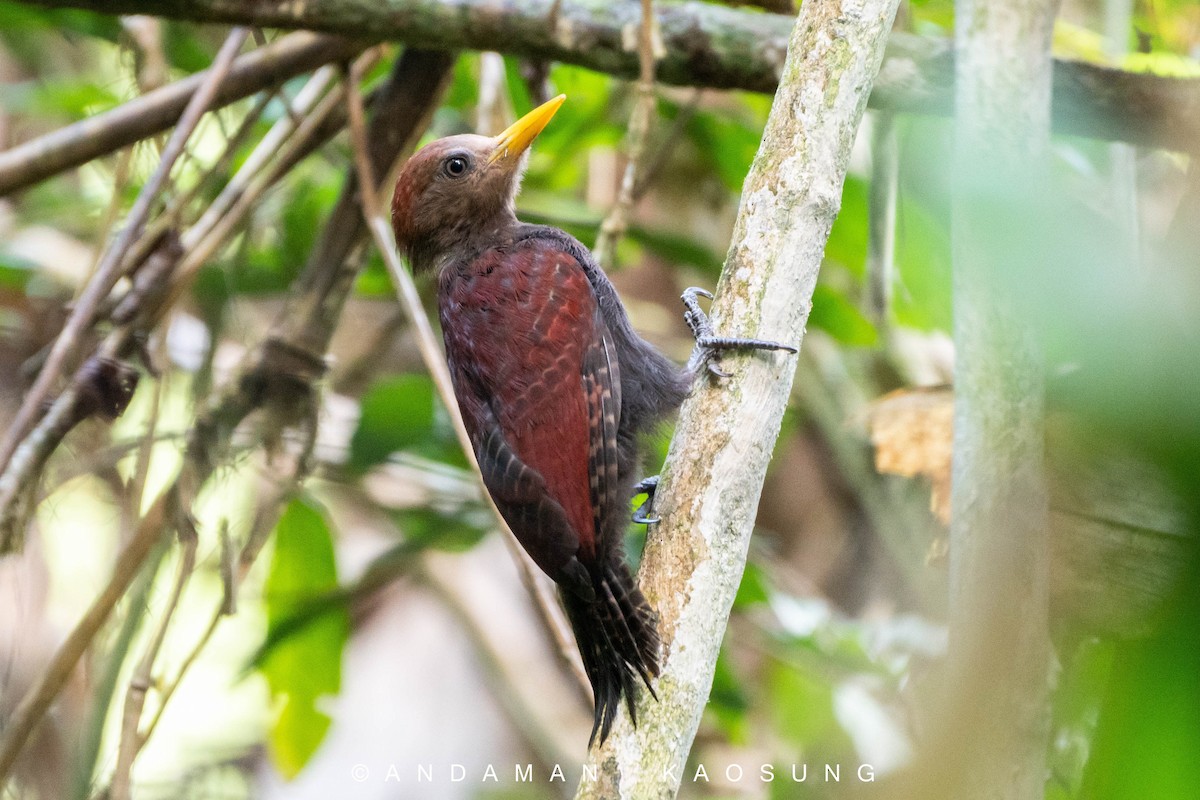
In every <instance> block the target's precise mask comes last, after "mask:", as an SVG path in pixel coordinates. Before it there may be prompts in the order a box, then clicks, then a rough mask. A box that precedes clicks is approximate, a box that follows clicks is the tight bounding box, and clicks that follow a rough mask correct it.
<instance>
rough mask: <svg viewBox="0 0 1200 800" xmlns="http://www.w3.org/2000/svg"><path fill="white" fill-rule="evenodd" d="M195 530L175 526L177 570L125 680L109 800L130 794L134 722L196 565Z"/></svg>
mask: <svg viewBox="0 0 1200 800" xmlns="http://www.w3.org/2000/svg"><path fill="white" fill-rule="evenodd" d="M196 539H197V537H196V531H195V529H194V528H192V527H191V525H181V526H180V529H179V544H180V553H179V570H178V572H177V573H176V576H175V584H174V586H173V587H172V589H171V596H170V597H169V598H168V600H167V604H166V607H165V608H163V610H162V613H161V615H160V616H159V620H158V625H157V626H156V627H155V628H154V632H153V633H151V634H150V639H149V641H147V642H146V649H145V650H144V651H143V653H142V658H141V660H140V661H139V662H138V665H137V668H136V669H135V670H134V673H133V677H131V678H130V679H129V688H128V689H127V690H126V691H125V708H124V712H123V715H122V723H121V739H120V743H119V744H118V746H117V766H116V771H115V772H114V773H113V779H112V789H111V791H110V793H109V797H110V800H128V798H129V794H130V771H131V770H132V768H133V760H134V759H135V758H137V754H138V751H139V750H141V743H142V739H141V737H140V736H139V735H138V725H139V723H140V721H141V718H142V708H143V706H144V705H145V703H146V693H147V692H149V690H150V686H151V678H152V677H153V671H154V661H155V659H157V658H158V652H159V650H161V649H162V644H163V640H164V639H165V638H166V636H167V628H168V627H169V626H170V624H171V618H172V617H173V616H174V615H175V610H176V609H177V608H178V607H179V598H180V597H182V596H183V590H184V587H186V586H187V583H188V580H189V579H190V578H191V576H192V570H193V569H195V567H196Z"/></svg>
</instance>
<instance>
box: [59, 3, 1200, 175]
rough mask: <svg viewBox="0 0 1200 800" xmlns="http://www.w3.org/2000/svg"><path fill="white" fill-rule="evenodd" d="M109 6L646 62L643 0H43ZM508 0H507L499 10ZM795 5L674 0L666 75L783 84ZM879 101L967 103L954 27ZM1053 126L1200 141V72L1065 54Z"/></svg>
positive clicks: (912, 108)
mask: <svg viewBox="0 0 1200 800" xmlns="http://www.w3.org/2000/svg"><path fill="white" fill-rule="evenodd" d="M36 2H38V3H39V4H41V5H48V6H71V7H76V8H87V9H91V10H93V11H103V12H107V13H131V12H132V13H136V12H139V11H141V12H150V13H154V14H157V15H161V16H166V17H171V18H173V19H190V20H194V21H198V22H230V23H237V24H253V25H258V26H263V27H278V28H289V29H294V28H305V29H308V30H322V31H329V32H341V33H345V34H347V35H350V36H360V35H362V32H363V31H370V32H371V34H372V35H374V36H378V37H380V38H385V39H388V40H390V41H395V42H405V43H410V44H413V45H418V46H421V47H431V48H446V49H471V50H495V51H497V52H501V53H504V54H506V55H513V56H519V57H522V58H532V59H541V60H545V61H561V62H565V63H568V64H574V65H576V66H581V67H586V68H588V69H593V70H597V71H599V72H607V73H609V74H612V75H617V76H620V77H623V78H632V77H634V76H636V75H637V74H638V66H639V65H638V53H637V52H636V49H631V48H629V47H627V46H626V36H627V33H628V31H631V30H633V29H634V28H635V26H636V25H637V16H638V11H637V6H636V5H635V4H633V3H629V2H613V0H573V2H570V3H562V4H561V6H560V13H559V14H557V15H556V16H554V17H551V15H550V13H549V12H550V8H551V5H552V4H553V5H559V4H558V3H557V2H553V3H552V0H525V2H520V3H517V2H511V1H510V2H505V3H503V4H500V6H498V4H497V2H496V0H455V2H453V3H447V2H443V1H442V0H307V1H306V2H304V3H295V2H290V0H259V1H258V2H254V3H231V2H229V0H153V1H152V0H36ZM498 7H502V8H503V12H504V13H497V11H496V9H497V8H498ZM794 19H795V18H794V16H792V15H784V14H767V13H758V12H756V11H743V10H738V9H732V8H725V7H722V6H718V5H714V4H712V3H709V2H699V1H697V0H684V2H672V3H664V4H662V6H661V8H660V9H659V13H658V21H659V28H660V30H661V31H662V41H663V45H664V55H663V57H662V58H661V59H660V60H659V63H658V74H657V79H658V81H659V82H660V83H663V84H669V85H676V86H700V87H705V88H712V89H746V90H749V91H755V92H764V93H768V94H770V93H773V92H774V91H775V89H776V87H777V86H778V83H779V76H780V75H782V74H783V73H782V70H783V63H784V57H785V55H786V53H787V42H788V34H789V32H790V31H791V28H792V23H793V21H794ZM888 55H889V58H888V59H887V61H886V62H885V63H884V66H883V68H882V69H881V70H880V75H879V78H878V80H877V81H876V82H875V87H874V94H873V95H872V98H871V106H872V107H873V108H887V109H891V110H893V111H900V112H906V113H918V114H938V115H941V116H948V115H950V114H951V113H953V109H954V71H955V67H954V50H953V44H952V42H950V41H948V40H945V39H932V38H924V37H918V36H912V35H905V34H893V35H892V37H891V41H890V44H889V52H888ZM1054 82H1055V103H1054V126H1055V130H1056V131H1057V132H1059V133H1067V134H1071V135H1077V136H1087V137H1090V138H1099V139H1120V140H1125V141H1129V142H1133V143H1135V144H1139V145H1143V146H1149V147H1162V148H1167V149H1171V150H1180V151H1185V152H1194V151H1195V150H1196V148H1197V146H1198V145H1197V143H1198V142H1200V79H1196V78H1171V77H1163V76H1158V75H1149V74H1137V73H1132V72H1127V71H1123V70H1119V69H1110V68H1108V67H1102V66H1097V65H1094V64H1086V63H1082V62H1077V61H1071V60H1067V59H1060V60H1058V61H1056V62H1055V67H1054Z"/></svg>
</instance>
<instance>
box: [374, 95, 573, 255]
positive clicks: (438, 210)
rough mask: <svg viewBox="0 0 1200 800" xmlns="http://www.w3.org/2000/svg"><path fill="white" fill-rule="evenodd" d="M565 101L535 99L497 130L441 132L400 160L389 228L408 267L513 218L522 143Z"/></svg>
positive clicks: (523, 151)
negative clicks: (525, 110)
mask: <svg viewBox="0 0 1200 800" xmlns="http://www.w3.org/2000/svg"><path fill="white" fill-rule="evenodd" d="M565 99H566V96H565V95H559V96H558V97H556V98H554V99H553V100H551V101H549V102H547V103H543V104H542V105H540V106H538V107H537V108H535V109H534V110H533V111H530V112H529V113H528V114H526V115H525V116H523V117H521V118H520V119H519V120H517V121H516V122H514V123H513V124H512V126H510V127H509V128H508V129H507V130H505V131H504V132H503V133H501V134H500V135H499V136H491V137H488V136H475V135H473V134H462V135H460V136H448V137H446V138H444V139H438V140H437V141H435V142H430V143H429V144H427V145H425V147H423V148H421V150H420V151H419V152H418V153H416V154H415V155H413V157H412V158H410V159H409V160H408V163H407V164H405V165H404V170H403V171H402V172H401V173H400V178H399V179H398V180H397V181H396V191H395V194H393V195H392V228H393V229H394V230H395V232H396V244H397V246H399V248H400V250H401V251H402V252H403V253H404V254H405V255H406V256H407V257H408V259H409V262H410V263H411V264H412V268H413V270H414V271H417V272H420V271H424V270H427V269H430V268H432V267H434V266H435V265H436V264H437V263H438V261H439V260H440V259H441V257H442V256H444V255H445V254H447V253H449V252H451V251H453V250H455V249H456V248H460V247H470V246H472V245H474V244H476V243H478V242H480V241H481V240H485V239H486V237H487V236H488V235H489V234H490V233H493V232H495V231H498V230H500V229H501V228H502V227H503V226H505V225H508V224H511V223H512V222H513V221H514V220H515V219H516V215H515V212H514V199H515V198H516V195H517V189H518V188H520V185H521V176H522V174H523V173H524V171H525V165H526V163H527V162H528V160H529V158H528V153H529V145H530V144H532V143H533V140H534V139H535V138H537V135H538V134H539V133H541V132H542V129H543V128H545V127H546V124H547V123H548V122H549V121H550V118H551V117H553V116H554V113H555V112H556V111H558V108H559V106H561V105H562V104H563V101H564V100H565Z"/></svg>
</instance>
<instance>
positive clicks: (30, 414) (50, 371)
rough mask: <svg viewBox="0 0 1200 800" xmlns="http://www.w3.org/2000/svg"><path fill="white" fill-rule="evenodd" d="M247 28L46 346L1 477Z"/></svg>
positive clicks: (195, 100)
mask: <svg viewBox="0 0 1200 800" xmlns="http://www.w3.org/2000/svg"><path fill="white" fill-rule="evenodd" d="M248 33H249V31H248V30H246V29H244V28H237V29H235V30H234V31H232V32H231V33H230V34H229V36H228V37H226V39H225V43H224V44H223V45H222V46H221V50H220V52H218V53H217V57H216V59H215V60H214V61H213V66H212V69H210V70H209V71H208V74H207V75H206V76H205V78H204V81H203V82H202V83H201V84H200V87H199V88H198V89H197V90H196V93H195V94H194V95H193V96H192V98H191V100H189V102H188V104H187V108H186V109H184V112H183V116H182V117H181V118H180V122H179V125H178V127H176V128H175V131H174V132H173V133H172V134H171V138H170V139H169V140H168V141H167V144H166V146H165V147H164V148H163V153H162V160H161V161H160V162H159V165H158V167H156V168H155V170H154V173H153V174H152V175H151V176H150V179H149V180H148V181H146V184H145V185H144V186H143V187H142V191H141V192H140V193H139V194H138V198H137V201H136V202H135V203H134V204H133V208H132V209H131V210H130V212H129V216H128V217H127V218H126V220H125V227H124V228H122V229H121V232H120V233H119V234H117V237H116V239H115V240H114V241H113V243H112V244H111V245H110V246H109V248H108V249H107V250H106V251H105V253H104V256H103V258H101V260H100V263H99V264H98V265H97V266H96V273H95V274H94V275H93V276H92V278H91V280H90V281H89V282H88V285H87V287H86V288H85V289H84V291H83V293H82V294H81V295H80V297H79V299H78V301H77V302H76V303H75V306H74V308H72V310H71V316H70V317H69V318H68V319H67V323H66V325H64V326H63V330H62V332H61V333H60V334H59V335H58V338H57V339H55V341H54V346H53V348H52V349H51V350H50V355H49V356H48V357H47V359H46V363H45V364H44V365H43V366H42V369H41V371H40V372H39V373H38V376H37V380H35V381H34V383H33V386H32V387H31V388H30V390H29V392H28V393H27V394H26V395H25V398H24V400H23V401H22V403H21V408H20V409H19V410H18V412H17V414H16V416H15V417H14V419H13V421H12V424H11V425H10V426H9V428H8V430H7V431H6V432H5V434H4V438H3V440H2V441H0V470H3V471H4V476H3V478H8V477H9V472H10V470H9V469H8V468H9V467H10V466H12V464H11V462H12V459H13V457H14V456H15V455H16V451H17V447H18V444H19V443H20V442H21V440H22V438H23V437H24V436H25V433H26V431H27V430H28V429H29V428H30V427H31V426H32V425H33V424H34V421H35V420H36V419H37V416H38V414H39V412H40V411H41V408H42V404H43V403H45V402H46V399H47V398H48V397H49V395H50V390H51V389H52V388H53V386H54V384H55V382H56V381H57V380H58V378H59V376H60V374H61V373H62V371H63V369H64V367H65V366H66V365H67V363H68V362H69V361H70V359H71V358H72V357H73V356H74V355H75V354H76V353H77V352H78V350H79V348H80V346H81V338H82V335H83V332H84V331H85V330H86V329H87V328H88V327H89V326H90V325H91V324H92V320H93V318H94V316H95V314H96V311H97V309H98V308H99V307H100V304H101V302H103V300H104V299H105V298H106V297H108V294H109V292H111V291H112V289H113V287H114V286H115V285H116V283H117V281H118V280H120V278H121V275H122V274H123V270H122V267H123V266H124V261H125V254H126V253H127V252H128V251H129V248H130V247H131V246H132V245H133V243H134V241H135V240H136V238H137V237H138V236H139V235H140V234H141V231H142V227H143V226H144V225H145V223H146V220H147V218H148V217H149V215H150V209H151V206H152V204H153V203H154V201H155V199H156V198H157V197H158V193H159V191H160V190H161V189H162V187H163V185H164V184H165V183H166V181H167V178H168V176H169V175H170V173H171V167H172V166H174V164H175V161H176V159H177V158H179V155H180V154H181V153H182V152H183V148H184V145H185V144H186V143H187V140H188V137H190V136H191V134H192V131H194V130H195V128H196V125H197V124H198V123H199V122H200V118H201V117H202V116H203V115H204V114H205V113H206V112H207V111H208V110H209V107H210V106H211V104H212V101H213V98H214V97H215V96H216V91H217V87H219V86H220V85H221V83H222V82H223V81H224V79H225V76H226V75H227V74H228V72H229V68H230V66H231V65H232V64H233V59H234V57H235V56H236V55H237V51H238V50H239V49H240V48H241V46H242V43H243V42H244V41H245V40H246V36H247V35H248ZM0 480H2V479H0ZM25 492H26V487H25V486H24V485H23V484H22V483H20V482H11V481H10V482H9V483H6V484H4V485H3V486H2V487H0V512H3V513H7V509H9V508H11V507H12V506H13V505H14V504H19V503H20V502H21V500H20V497H19V496H20V495H21V494H23V493H25ZM22 517H23V515H21V514H17V515H16V518H17V520H18V524H17V525H15V526H12V527H11V528H10V529H8V530H4V529H0V552H6V551H8V550H11V549H13V548H14V547H16V546H19V542H18V541H17V540H16V537H19V536H20V533H19V531H20V528H21V527H22V525H21V524H20V521H22Z"/></svg>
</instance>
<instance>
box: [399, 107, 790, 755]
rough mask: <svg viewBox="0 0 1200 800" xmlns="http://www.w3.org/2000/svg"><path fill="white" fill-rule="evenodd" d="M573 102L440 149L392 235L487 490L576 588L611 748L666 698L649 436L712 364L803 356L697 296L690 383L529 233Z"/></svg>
mask: <svg viewBox="0 0 1200 800" xmlns="http://www.w3.org/2000/svg"><path fill="white" fill-rule="evenodd" d="M564 99H565V98H564V97H563V96H561V95H560V96H559V97H556V98H554V99H553V100H551V101H550V102H548V103H545V104H543V105H542V106H540V107H538V108H536V109H534V110H533V111H531V112H530V113H529V114H527V115H525V116H524V117H522V118H521V119H520V120H518V121H517V122H516V123H515V124H513V125H512V127H510V128H509V129H508V130H506V131H504V132H503V133H501V134H500V135H499V136H496V137H492V138H489V137H485V136H474V135H461V136H450V137H447V138H445V139H439V140H437V141H435V142H432V143H431V144H429V145H426V146H425V147H424V148H423V149H422V150H421V151H420V152H418V153H417V154H416V155H414V156H413V157H412V158H411V159H409V161H408V163H407V164H406V165H405V167H404V171H403V172H402V173H401V175H400V178H399V180H398V181H397V183H396V192H395V195H394V196H393V199H392V224H393V226H394V228H395V231H396V242H397V244H398V245H399V247H400V248H401V250H402V251H403V252H404V253H405V255H406V256H407V257H408V259H409V262H410V264H411V265H412V268H413V271H414V272H416V273H424V272H430V271H432V272H434V273H435V275H436V278H437V297H438V313H439V316H440V318H441V323H442V334H443V336H444V340H445V345H446V359H447V361H448V362H449V365H450V374H451V376H452V378H453V380H454V392H455V394H456V395H457V397H458V406H459V409H460V410H461V411H462V416H463V421H464V422H465V423H466V426H467V432H468V433H469V434H470V437H471V444H472V446H473V447H474V450H475V456H476V458H477V459H478V461H479V467H480V469H481V470H482V472H483V480H484V484H485V485H486V486H487V489H488V492H489V493H490V494H491V496H492V499H493V500H495V501H496V505H497V507H499V509H500V513H501V514H503V515H504V519H505V520H506V521H507V522H508V524H509V526H510V527H511V528H512V531H513V533H514V534H515V535H516V537H517V540H518V541H520V543H521V546H522V547H524V548H525V550H526V552H528V553H529V555H530V556H531V557H532V558H533V560H534V562H535V563H536V564H537V565H538V566H539V567H540V568H541V569H542V570H544V571H545V572H546V574H547V575H549V576H550V577H551V578H553V579H554V581H555V582H556V583H557V584H558V586H559V591H560V594H561V596H562V600H563V605H564V606H565V608H566V611H567V616H568V618H569V619H570V622H571V627H572V628H573V629H574V631H575V639H576V641H577V642H578V644H579V651H580V655H581V656H582V657H583V664H584V667H585V669H586V671H587V676H588V679H589V680H590V681H591V684H592V691H593V694H594V698H595V706H596V710H595V724H594V726H593V728H592V739H593V740H594V739H595V737H596V734H597V732H599V734H600V740H601V741H602V742H603V740H604V739H605V737H607V736H608V732H609V729H610V728H611V726H612V721H613V718H614V717H615V715H616V711H617V707H618V705H619V704H620V702H621V697H622V696H624V697H625V699H626V704H627V705H628V708H629V713H630V716H631V717H633V716H634V705H633V694H634V689H635V687H636V682H637V678H638V677H640V678H641V679H642V680H643V681H644V682H645V683H646V686H647V687H648V688H649V687H650V679H651V677H652V676H656V675H657V674H658V670H659V666H658V655H659V654H658V651H659V640H658V632H657V630H656V624H655V620H656V616H655V614H654V611H653V610H652V609H651V608H650V606H649V604H648V603H647V602H646V599H645V597H643V596H642V593H641V591H639V590H638V588H637V585H636V584H635V583H634V580H633V576H632V575H631V574H630V571H629V567H628V565H627V564H626V561H625V555H624V547H623V543H624V537H625V531H626V527H627V525H628V520H629V503H630V500H631V498H632V496H633V492H634V488H635V487H634V484H635V482H636V480H637V476H638V473H639V470H640V468H641V464H640V458H639V454H638V440H639V436H640V435H641V434H643V433H645V432H647V431H649V430H651V429H653V428H654V427H655V425H656V424H657V423H658V422H659V421H660V420H662V418H663V417H664V416H666V415H667V414H669V413H670V412H672V411H674V410H675V409H676V408H677V407H678V406H679V404H680V403H681V402H682V401H683V398H684V396H685V394H686V393H687V391H688V387H689V385H690V383H691V381H692V376H693V373H694V372H695V370H696V369H698V368H699V367H700V365H701V364H704V365H707V366H708V367H709V369H710V370H711V371H712V372H713V373H714V374H718V375H719V374H722V373H721V372H720V371H719V370H718V369H717V368H716V367H715V365H713V364H712V360H711V359H710V358H709V357H708V356H709V355H711V354H712V353H713V351H715V350H717V349H720V348H728V347H747V346H748V347H763V348H769V349H787V350H792V349H793V348H789V347H786V346H784V345H779V344H776V343H773V342H762V341H757V340H742V339H726V338H720V337H714V336H712V331H711V329H710V328H709V326H708V320H707V318H706V317H705V316H704V314H703V313H702V312H701V311H700V309H699V306H698V305H697V304H696V299H695V294H697V293H700V294H705V293H703V292H699V290H689V293H688V294H686V295H685V297H684V302H685V305H686V307H687V313H686V315H685V318H686V319H687V321H688V323H689V325H690V326H691V327H692V330H693V332H694V333H695V334H696V336H697V344H698V348H697V353H698V356H697V357H695V358H693V361H692V364H691V365H690V366H689V367H688V368H686V369H681V368H680V367H678V366H676V365H675V364H673V363H672V362H671V361H669V360H667V359H666V358H665V357H664V356H663V355H662V354H661V353H659V352H658V351H657V350H655V349H654V348H653V347H652V346H651V345H650V344H648V343H647V342H645V341H643V340H642V338H641V337H639V336H638V335H637V334H636V333H635V332H634V330H633V328H632V327H631V326H630V324H629V317H628V316H627V315H626V313H625V308H624V307H623V306H622V305H621V301H620V299H619V298H618V297H617V293H616V291H615V290H614V289H613V286H612V284H611V283H609V281H608V278H607V277H606V276H605V274H604V272H603V271H602V270H601V269H600V267H599V266H597V264H596V262H595V260H594V259H593V258H592V256H591V254H590V253H589V252H588V251H587V249H586V248H585V247H584V246H583V245H582V244H580V243H579V242H578V241H576V240H575V239H574V238H572V237H571V236H570V235H569V234H567V233H565V232H564V231H561V230H558V229H557V228H551V227H547V226H543V225H528V224H525V223H522V222H520V221H518V220H517V217H516V214H515V211H514V198H515V197H516V194H517V189H518V188H519V186H520V183H521V175H522V173H523V172H524V169H525V164H526V163H527V161H528V149H529V145H530V143H531V142H532V141H533V140H534V138H535V137H536V136H537V135H538V134H539V133H540V132H541V130H542V129H543V128H544V127H545V126H546V123H548V122H549V121H550V118H551V117H552V116H554V113H555V112H556V111H557V110H558V108H559V106H561V105H562V103H563V100H564ZM793 351H794V350H793ZM642 488H643V489H647V488H650V487H648V486H643V487H642ZM642 521H646V520H645V519H644V518H643V520H642ZM651 692H652V693H653V689H652V688H651ZM635 719H636V718H635Z"/></svg>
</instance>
